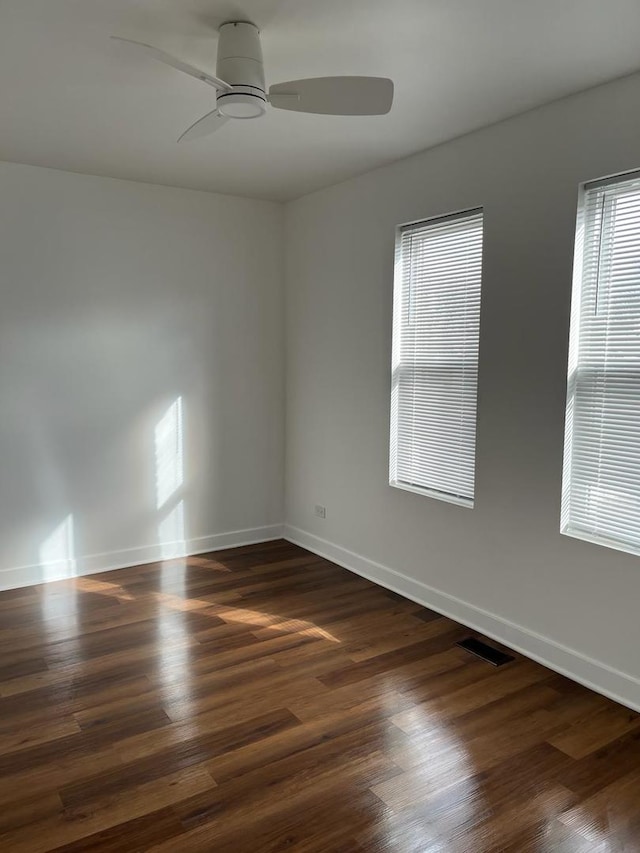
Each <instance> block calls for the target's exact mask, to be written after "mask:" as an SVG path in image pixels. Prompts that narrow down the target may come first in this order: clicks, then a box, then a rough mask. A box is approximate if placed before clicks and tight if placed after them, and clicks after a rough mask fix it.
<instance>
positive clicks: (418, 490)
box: [389, 480, 473, 509]
mask: <svg viewBox="0 0 640 853" xmlns="http://www.w3.org/2000/svg"><path fill="white" fill-rule="evenodd" d="M389 485H390V486H393V488H394V489H402V491H404V492H413V493H414V494H415V495H423V496H424V497H425V498H435V499H436V500H438V501H444V502H445V503H449V504H455V505H456V506H463V507H465V509H473V500H472V499H471V498H462V497H459V496H458V495H449V494H447V492H438V491H437V490H436V489H424V488H422V487H421V486H412V485H411V484H410V483H401V482H398V481H397V480H389Z"/></svg>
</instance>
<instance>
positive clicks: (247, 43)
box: [216, 21, 267, 118]
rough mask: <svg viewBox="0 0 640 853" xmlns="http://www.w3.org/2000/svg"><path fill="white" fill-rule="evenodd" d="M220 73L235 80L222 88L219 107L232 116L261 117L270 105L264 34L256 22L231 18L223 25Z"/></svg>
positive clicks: (226, 78) (218, 100) (219, 58)
mask: <svg viewBox="0 0 640 853" xmlns="http://www.w3.org/2000/svg"><path fill="white" fill-rule="evenodd" d="M216 73H217V75H218V77H220V78H222V79H223V80H226V81H227V83H230V84H231V87H232V89H231V91H230V92H218V98H217V107H218V111H219V112H220V113H221V114H222V115H223V116H228V117H229V118H258V117H259V116H261V115H263V113H264V112H265V110H266V107H267V96H266V94H265V83H264V68H263V65H262V48H261V46H260V35H259V32H258V28H257V27H256V26H255V25H254V24H250V23H247V22H244V21H231V22H229V23H227V24H223V25H222V26H221V27H220V40H219V42H218V61H217V65H216Z"/></svg>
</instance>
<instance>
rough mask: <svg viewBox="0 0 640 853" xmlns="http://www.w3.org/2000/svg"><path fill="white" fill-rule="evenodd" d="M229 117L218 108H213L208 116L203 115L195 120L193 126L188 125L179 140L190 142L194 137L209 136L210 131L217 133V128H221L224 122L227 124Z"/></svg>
mask: <svg viewBox="0 0 640 853" xmlns="http://www.w3.org/2000/svg"><path fill="white" fill-rule="evenodd" d="M228 121H229V119H228V118H227V117H226V116H223V115H221V114H220V113H219V112H218V110H217V109H215V110H213V111H212V112H210V113H207V114H206V116H202V118H199V119H198V121H196V122H194V123H193V124H192V125H191V127H188V128H187V129H186V130H185V132H184V133H183V134H182V136H181V137H180V138H179V139H178V142H188V141H190V140H192V139H200V137H202V136H209V134H210V133H215V131H216V130H220V128H221V127H222V125H223V124H226V123H227V122H228Z"/></svg>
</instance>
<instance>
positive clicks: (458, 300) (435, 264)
mask: <svg viewBox="0 0 640 853" xmlns="http://www.w3.org/2000/svg"><path fill="white" fill-rule="evenodd" d="M481 271H482V211H481V210H473V211H467V212H465V213H459V214H454V215H452V216H445V217H442V218H440V219H431V220H428V221H426V222H417V223H414V224H413V225H406V226H403V227H402V228H400V229H399V231H398V237H397V242H396V273H395V286H394V307H393V379H392V395H391V451H390V474H389V480H390V483H391V485H393V486H398V487H400V488H406V489H410V490H412V491H417V492H421V493H423V494H427V495H430V496H431V497H436V498H441V499H442V500H446V501H451V502H453V503H459V504H462V505H463V506H469V507H471V506H473V496H474V474H475V444H476V396H477V394H476V392H477V384H478V337H479V331H480V278H481Z"/></svg>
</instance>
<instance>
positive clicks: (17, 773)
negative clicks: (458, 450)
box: [0, 540, 640, 853]
mask: <svg viewBox="0 0 640 853" xmlns="http://www.w3.org/2000/svg"><path fill="white" fill-rule="evenodd" d="M469 634H472V635H473V634H475V632H473V631H469V630H468V629H466V628H464V627H462V626H460V625H458V624H456V623H455V622H453V621H452V620H450V619H448V618H446V617H444V616H441V615H439V614H438V613H436V612H434V611H431V610H428V609H427V608H424V607H422V606H421V605H419V604H416V603H414V602H412V601H408V600H406V599H404V598H402V596H399V595H397V594H395V593H392V592H389V591H387V590H384V589H382V588H380V587H377V586H376V585H374V584H372V583H370V582H369V581H366V580H364V579H362V578H360V577H358V576H356V575H354V574H351V573H349V572H348V571H346V570H345V569H342V568H340V567H338V566H336V565H335V564H333V563H331V562H330V561H328V560H325V559H323V558H321V557H317V556H315V555H313V554H310V553H309V552H307V551H305V550H304V549H302V548H299V547H298V546H295V545H292V544H290V543H288V542H285V541H284V540H276V541H274V542H270V543H259V544H256V545H251V546H246V547H243V548H236V549H228V550H225V551H219V552H216V553H215V554H209V555H207V554H204V555H199V556H197V557H192V558H191V557H190V558H184V559H174V560H169V561H165V562H164V563H152V564H147V565H143V566H135V567H132V568H129V569H121V570H117V571H113V572H105V573H102V574H99V575H92V576H90V577H86V578H75V579H70V580H65V581H60V582H55V583H51V584H46V585H42V586H34V587H29V588H28V589H25V590H11V591H9V592H6V593H2V592H0V850H2V851H4V850H7V851H8V853H14V851H15V853H50V851H54V850H56V851H66V853H79V851H102V853H107V851H108V852H109V853H134V851H150V850H155V851H157V853H167V851H170V853H176V851H179V852H180V853H189V851H202V853H210V851H212V850H215V851H216V853H282V851H284V850H287V851H292V853H444V851H446V853H499V851H500V853H529V851H531V853H605V851H606V853H609V851H613V850H616V851H617V850H620V851H623V850H624V851H627V850H629V851H631V850H635V851H640V807H639V806H638V803H640V770H639V769H638V768H639V767H640V716H639V715H637V714H634V713H633V712H631V711H628V710H627V709H625V708H622V707H621V706H619V705H616V704H615V703H613V702H611V701H610V700H608V699H605V698H604V697H602V696H599V695H597V694H595V693H592V692H591V691H589V690H587V689H586V688H584V687H581V686H580V685H577V684H575V683H573V682H571V681H570V680H569V679H567V678H565V677H564V676H560V675H557V674H555V673H553V672H551V671H549V670H547V669H545V667H543V666H541V665H539V664H537V663H534V662H532V661H529V660H526V659H525V658H523V657H521V656H520V655H515V660H514V661H513V662H512V663H509V664H507V665H506V666H504V667H500V668H498V669H494V668H492V667H491V666H489V665H488V664H486V663H484V662H482V661H480V660H478V659H476V658H474V657H472V656H470V655H469V654H468V653H467V652H465V651H464V650H462V649H460V648H458V647H456V646H455V642H456V641H457V640H459V639H461V638H462V637H464V636H467V635H469Z"/></svg>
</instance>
